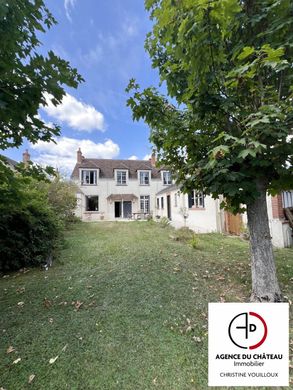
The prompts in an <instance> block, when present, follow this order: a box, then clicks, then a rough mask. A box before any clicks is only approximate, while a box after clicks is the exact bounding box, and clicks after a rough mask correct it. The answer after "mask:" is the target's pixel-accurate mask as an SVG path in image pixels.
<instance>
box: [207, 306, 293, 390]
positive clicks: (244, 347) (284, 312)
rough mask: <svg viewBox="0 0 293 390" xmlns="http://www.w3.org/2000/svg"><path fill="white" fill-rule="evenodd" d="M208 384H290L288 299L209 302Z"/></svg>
mask: <svg viewBox="0 0 293 390" xmlns="http://www.w3.org/2000/svg"><path fill="white" fill-rule="evenodd" d="M209 386H289V304H288V303H209Z"/></svg>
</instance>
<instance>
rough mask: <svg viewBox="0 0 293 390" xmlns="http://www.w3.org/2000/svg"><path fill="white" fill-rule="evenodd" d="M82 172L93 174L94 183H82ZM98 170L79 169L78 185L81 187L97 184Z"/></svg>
mask: <svg viewBox="0 0 293 390" xmlns="http://www.w3.org/2000/svg"><path fill="white" fill-rule="evenodd" d="M83 172H94V173H95V174H94V183H87V182H85V181H83V177H84V173H83ZM98 175H99V172H98V169H91V168H82V169H80V183H81V185H82V186H96V185H97V183H98Z"/></svg>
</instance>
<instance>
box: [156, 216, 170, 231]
mask: <svg viewBox="0 0 293 390" xmlns="http://www.w3.org/2000/svg"><path fill="white" fill-rule="evenodd" d="M158 223H159V225H160V227H161V228H166V227H167V226H169V225H170V221H169V219H168V218H167V217H163V218H161V219H160V220H159V222H158Z"/></svg>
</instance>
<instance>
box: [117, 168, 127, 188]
mask: <svg viewBox="0 0 293 390" xmlns="http://www.w3.org/2000/svg"><path fill="white" fill-rule="evenodd" d="M120 172H121V173H125V183H124V182H123V181H124V180H120V181H118V174H120ZM115 179H116V185H117V186H127V183H128V170H127V169H116V171H115Z"/></svg>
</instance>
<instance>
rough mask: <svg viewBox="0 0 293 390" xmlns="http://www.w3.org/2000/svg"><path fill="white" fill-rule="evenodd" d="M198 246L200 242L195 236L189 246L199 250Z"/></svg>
mask: <svg viewBox="0 0 293 390" xmlns="http://www.w3.org/2000/svg"><path fill="white" fill-rule="evenodd" d="M198 244H199V240H198V238H197V236H196V234H193V236H192V239H191V240H189V245H190V246H191V248H193V249H197V248H198Z"/></svg>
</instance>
